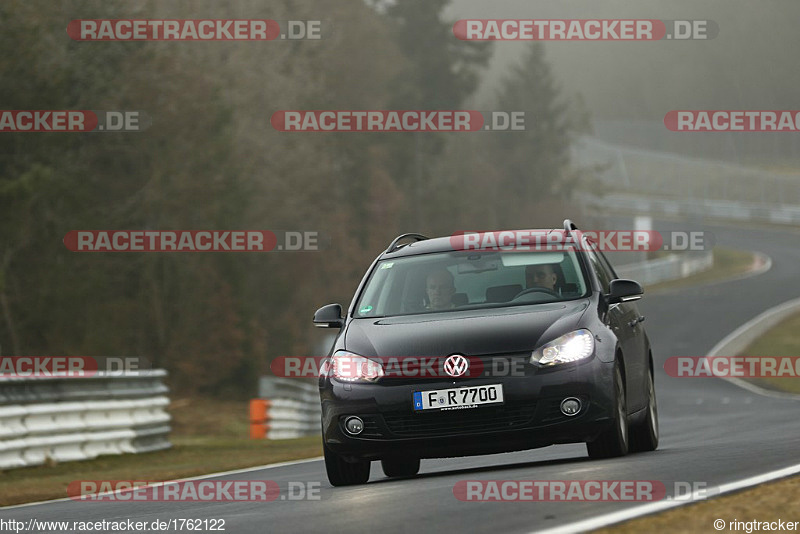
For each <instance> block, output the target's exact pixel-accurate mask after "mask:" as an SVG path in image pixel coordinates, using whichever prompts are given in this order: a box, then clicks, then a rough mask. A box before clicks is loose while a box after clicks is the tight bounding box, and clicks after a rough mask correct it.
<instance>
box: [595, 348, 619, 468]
mask: <svg viewBox="0 0 800 534" xmlns="http://www.w3.org/2000/svg"><path fill="white" fill-rule="evenodd" d="M620 365H621V363H620V361H619V360H616V361H615V362H614V424H613V425H612V426H611V428H609V429H607V430H605V431H603V433H602V434H600V435H599V436H598V437H597V438H596V439H595V440H594V441H591V442H588V443H586V451H587V452H588V453H589V458H593V459H600V458H616V457H618V456H625V455H626V454H627V453H628V408H627V401H626V398H625V382H624V381H623V379H622V371H621V369H620Z"/></svg>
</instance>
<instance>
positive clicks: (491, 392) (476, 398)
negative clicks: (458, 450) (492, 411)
mask: <svg viewBox="0 0 800 534" xmlns="http://www.w3.org/2000/svg"><path fill="white" fill-rule="evenodd" d="M502 403H503V386H502V384H492V385H487V386H471V387H463V388H450V389H435V390H431V391H415V392H414V410H415V411H422V410H463V409H467V408H475V407H477V406H481V405H484V404H502Z"/></svg>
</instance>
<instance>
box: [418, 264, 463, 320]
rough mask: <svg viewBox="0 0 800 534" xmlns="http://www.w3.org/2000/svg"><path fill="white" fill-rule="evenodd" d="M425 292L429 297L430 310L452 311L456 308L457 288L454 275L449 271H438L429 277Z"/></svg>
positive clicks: (428, 307) (428, 306) (427, 307)
mask: <svg viewBox="0 0 800 534" xmlns="http://www.w3.org/2000/svg"><path fill="white" fill-rule="evenodd" d="M425 291H426V293H427V295H428V305H427V306H426V307H425V308H426V309H428V310H450V309H452V308H455V307H456V306H455V304H453V294H454V293H455V292H456V286H455V283H454V281H453V275H452V274H451V273H450V271H448V270H447V269H437V270H435V271H433V272H432V273H430V274H429V275H428V278H427V279H426V281H425Z"/></svg>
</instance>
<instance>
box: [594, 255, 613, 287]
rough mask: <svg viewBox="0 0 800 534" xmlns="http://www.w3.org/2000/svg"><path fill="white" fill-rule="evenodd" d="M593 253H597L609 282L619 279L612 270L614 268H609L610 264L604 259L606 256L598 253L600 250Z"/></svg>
mask: <svg viewBox="0 0 800 534" xmlns="http://www.w3.org/2000/svg"><path fill="white" fill-rule="evenodd" d="M595 252H596V253H597V257H598V258H600V264H601V265H602V266H603V268H604V269H605V271H606V274H608V276H609V279H610V280H615V279H617V278H619V277H618V276H617V272H616V271H615V270H614V267H612V266H611V262H610V261H608V258H606V255H605V254H603V252H602V251H600V250H597V251H595Z"/></svg>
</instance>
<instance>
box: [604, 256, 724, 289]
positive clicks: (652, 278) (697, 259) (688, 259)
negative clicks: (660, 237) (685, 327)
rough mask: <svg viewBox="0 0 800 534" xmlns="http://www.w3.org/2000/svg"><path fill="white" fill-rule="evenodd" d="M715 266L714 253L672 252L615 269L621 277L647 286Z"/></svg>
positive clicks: (684, 276)
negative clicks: (662, 256) (663, 256)
mask: <svg viewBox="0 0 800 534" xmlns="http://www.w3.org/2000/svg"><path fill="white" fill-rule="evenodd" d="M713 266H714V254H713V253H712V252H711V251H706V252H702V253H699V254H670V255H669V256H667V257H665V258H658V259H655V260H647V261H643V262H639V263H629V264H627V265H620V266H619V267H615V268H614V270H615V271H616V272H617V274H618V275H619V276H620V277H621V278H629V279H631V280H636V281H637V282H639V283H640V284H642V285H645V286H646V285H650V284H657V283H659V282H666V281H668V280H677V279H679V278H686V277H687V276H691V275H693V274H695V273H699V272H701V271H705V270H708V269H711V268H712V267H713Z"/></svg>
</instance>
